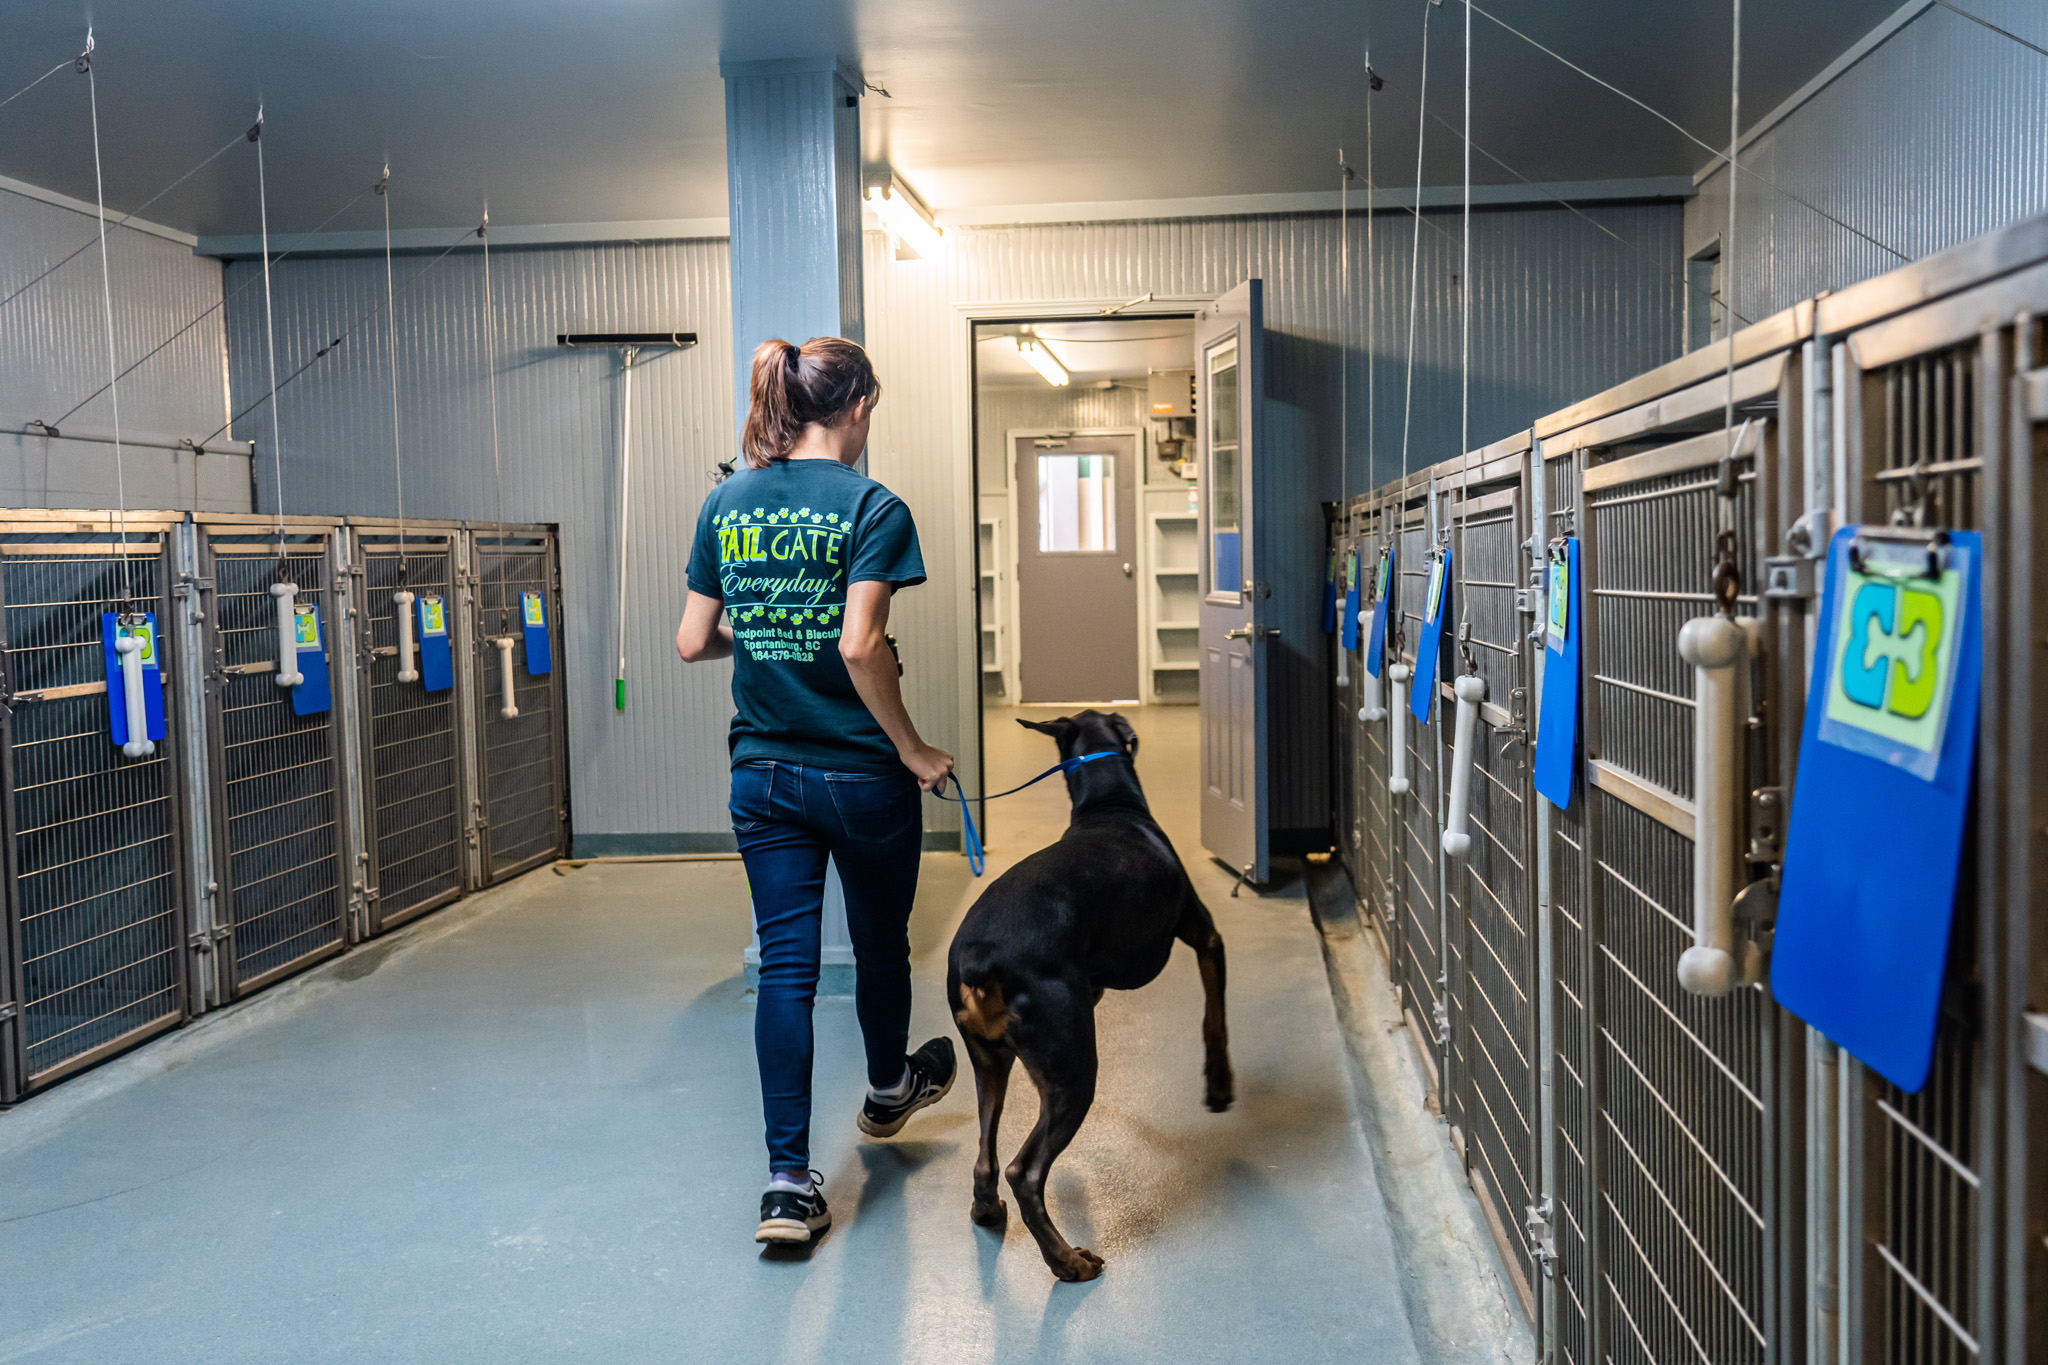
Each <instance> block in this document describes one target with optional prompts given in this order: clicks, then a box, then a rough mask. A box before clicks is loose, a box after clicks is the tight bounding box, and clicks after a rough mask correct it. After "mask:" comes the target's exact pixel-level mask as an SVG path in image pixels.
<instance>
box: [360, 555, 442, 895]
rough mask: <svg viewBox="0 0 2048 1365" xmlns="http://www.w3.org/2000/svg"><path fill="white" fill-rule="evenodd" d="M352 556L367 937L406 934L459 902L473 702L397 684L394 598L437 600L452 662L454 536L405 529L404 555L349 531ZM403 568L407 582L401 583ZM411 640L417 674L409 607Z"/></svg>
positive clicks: (421, 685) (418, 645)
mask: <svg viewBox="0 0 2048 1365" xmlns="http://www.w3.org/2000/svg"><path fill="white" fill-rule="evenodd" d="M349 535H350V550H351V553H352V555H353V556H354V559H355V567H356V569H357V571H358V572H357V575H356V583H357V588H358V593H359V599H358V603H357V617H356V619H357V621H358V622H359V623H360V627H361V629H360V633H359V636H358V639H359V642H360V654H361V659H362V666H361V668H360V669H359V670H358V689H359V696H360V697H361V704H360V707H359V714H360V715H361V716H362V718H363V722H362V731H363V733H362V769H363V781H364V784H365V788H366V792H365V794H366V797H367V799H366V800H365V802H364V806H365V823H366V829H365V832H364V846H365V848H366V849H367V850H368V851H369V854H370V861H369V884H368V886H367V888H366V895H367V902H368V921H369V923H368V930H369V932H370V933H372V934H380V933H383V932H384V931H385V930H386V929H390V928H393V927H395V926H397V925H400V924H403V923H405V922H406V921H407V920H409V919H412V918H413V917H414V916H416V915H421V914H425V913H426V912H427V911H429V910H432V909H434V908H435V907H436V906H440V905H444V904H446V903H447V902H449V901H451V900H454V899H455V898H456V897H457V896H460V895H461V894H462V892H463V863H464V861H465V859H464V857H463V831H464V827H465V814H466V812H467V811H468V809H469V806H468V801H469V796H468V793H467V791H466V790H465V787H466V783H465V781H464V773H463V767H464V765H463V762H462V729H461V727H462V725H463V723H464V721H465V719H466V712H467V708H466V706H465V705H464V703H465V702H466V701H467V700H468V695H467V694H466V693H465V691H464V689H463V688H462V686H461V683H460V681H459V680H455V681H454V682H453V685H451V686H449V687H447V688H445V689H443V690H441V691H436V692H430V691H428V690H427V688H426V679H425V677H424V676H421V677H416V678H413V679H411V680H409V681H405V682H401V681H400V680H399V677H398V674H399V672H400V671H401V666H400V662H399V658H398V612H399V607H398V605H397V604H396V603H395V602H394V601H393V600H392V597H393V594H395V593H397V592H398V591H399V590H400V589H401V588H403V589H404V590H405V591H407V592H410V593H412V594H414V596H415V598H416V599H419V598H427V597H432V596H438V597H440V598H441V601H442V605H443V610H444V611H445V617H444V619H445V621H446V623H447V627H448V630H449V642H450V645H451V650H450V653H451V656H453V655H455V654H457V653H458V652H459V650H460V648H461V643H460V642H459V641H457V640H456V639H455V635H456V633H457V631H458V629H459V623H462V622H463V617H462V613H461V612H460V611H459V610H458V606H457V594H456V555H457V551H458V546H459V545H460V543H461V535H460V532H459V529H458V528H455V527H453V526H445V527H436V526H433V525H425V526H422V525H419V524H417V523H415V524H412V525H409V526H407V527H406V529H405V536H404V541H403V546H402V548H401V542H400V539H399V531H398V528H397V526H396V525H392V524H386V523H383V522H352V523H350V527H349ZM401 569H402V570H403V572H402V573H401ZM407 610H409V611H411V612H412V613H413V622H414V625H415V629H414V632H413V636H414V649H415V651H416V652H415V655H414V658H413V661H412V662H413V668H414V670H415V671H418V669H419V653H418V651H421V650H423V649H424V645H423V643H422V640H421V635H420V632H419V630H418V629H417V624H418V621H419V611H420V606H419V603H418V601H417V600H416V601H415V602H414V604H413V605H412V606H411V607H409V608H407Z"/></svg>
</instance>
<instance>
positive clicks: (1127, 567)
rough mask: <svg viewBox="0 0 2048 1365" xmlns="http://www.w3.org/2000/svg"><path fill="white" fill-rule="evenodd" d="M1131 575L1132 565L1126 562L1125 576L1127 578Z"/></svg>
mask: <svg viewBox="0 0 2048 1365" xmlns="http://www.w3.org/2000/svg"><path fill="white" fill-rule="evenodd" d="M1130 576H1131V566H1130V565H1128V564H1126V565H1124V577H1125V578H1129V577H1130Z"/></svg>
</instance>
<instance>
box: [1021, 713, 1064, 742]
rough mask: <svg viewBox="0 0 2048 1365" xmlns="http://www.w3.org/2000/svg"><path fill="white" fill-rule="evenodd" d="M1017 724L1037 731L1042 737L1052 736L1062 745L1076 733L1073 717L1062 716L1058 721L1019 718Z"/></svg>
mask: <svg viewBox="0 0 2048 1365" xmlns="http://www.w3.org/2000/svg"><path fill="white" fill-rule="evenodd" d="M1017 723H1018V724H1019V725H1021V726H1023V727H1024V728H1025V729H1027V730H1036V731H1038V733H1039V734H1041V735H1051V736H1052V737H1053V738H1054V739H1056V740H1058V741H1060V742H1061V743H1062V744H1064V743H1066V739H1067V736H1068V735H1070V734H1072V733H1074V720H1073V717H1071V716H1061V717H1060V718H1059V719H1058V720H1025V719H1024V718H1023V717H1021V716H1019V717H1018V718H1017Z"/></svg>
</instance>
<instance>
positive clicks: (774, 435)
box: [740, 337, 882, 469]
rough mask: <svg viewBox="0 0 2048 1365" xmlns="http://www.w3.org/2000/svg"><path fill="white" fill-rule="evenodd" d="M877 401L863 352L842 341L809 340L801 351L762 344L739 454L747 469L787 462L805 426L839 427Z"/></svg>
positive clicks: (878, 390)
mask: <svg viewBox="0 0 2048 1365" xmlns="http://www.w3.org/2000/svg"><path fill="white" fill-rule="evenodd" d="M881 396H882V385H881V382H880V381H879V380H877V379H876V378H875V369H874V366H873V365H871V364H869V363H868V354H867V352H866V351H863V350H862V349H861V348H860V347H858V346H856V345H854V344H853V343H852V342H851V341H848V340H846V339H845V338H843V337H812V338H811V339H810V340H809V341H806V342H805V343H804V344H803V345H802V346H792V345H791V344H790V343H788V342H787V341H784V340H782V339H780V338H779V337H778V338H772V339H770V340H768V341H764V342H762V343H761V344H760V345H759V346H757V347H755V348H754V369H753V373H752V375H751V376H750V378H749V379H748V381H747V422H746V426H745V428H744V429H743V430H742V431H741V432H740V451H741V453H743V454H744V455H745V456H746V457H747V464H748V466H749V467H750V468H754V469H761V468H764V467H765V466H767V465H768V464H769V463H770V462H771V461H774V460H781V459H786V458H788V455H789V452H790V451H791V450H793V449H794V448H795V447H796V442H797V437H798V436H800V435H801V434H802V432H803V429H804V428H805V427H806V426H809V425H810V424H811V423H813V422H817V423H820V424H822V425H824V426H828V427H836V426H839V425H841V424H843V423H845V422H846V421H847V420H849V419H850V418H851V417H852V416H853V414H854V411H855V409H856V408H858V407H859V406H860V405H861V403H863V402H867V403H869V404H872V403H873V401H874V400H875V399H878V398H880V397H881Z"/></svg>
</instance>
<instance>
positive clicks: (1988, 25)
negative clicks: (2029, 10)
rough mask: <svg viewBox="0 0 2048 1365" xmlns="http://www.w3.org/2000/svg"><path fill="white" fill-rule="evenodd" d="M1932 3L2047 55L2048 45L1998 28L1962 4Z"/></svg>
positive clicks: (1939, 1) (1935, 1) (1943, 0)
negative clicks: (2044, 45)
mask: <svg viewBox="0 0 2048 1365" xmlns="http://www.w3.org/2000/svg"><path fill="white" fill-rule="evenodd" d="M1934 3H1935V4H1937V5H1939V6H1941V7H1942V8H1943V9H1945V10H1947V11H1948V12H1949V13H1951V14H1960V15H1961V16H1962V17H1963V18H1965V19H1968V20H1969V21H1970V22H1971V23H1973V24H1982V25H1983V26H1984V27H1985V28H1988V29H1990V30H1991V31H1992V32H1993V33H1996V34H1998V35H1999V36H2001V37H2004V38H2010V39H2012V40H2013V41H2014V42H2016V43H2018V44H2019V45H2020V46H2021V47H2025V48H2031V49H2033V50H2034V51H2035V52H2038V53H2040V54H2041V55H2042V56H2043V57H2048V47H2042V46H2041V45H2040V44H2039V43H2030V42H2028V41H2027V40H2026V39H2025V38H2022V37H2020V35H2019V34H2017V33H2014V32H2013V31H2012V30H2010V29H2003V28H2000V27H1999V26H1998V25H1996V24H1994V23H1992V22H1991V21H1990V20H1989V19H1982V18H1979V17H1978V16H1976V15H1974V14H1972V13H1970V12H1969V11H1968V10H1966V9H1964V8H1963V7H1962V6H1960V5H1956V4H1951V3H1950V0H1934Z"/></svg>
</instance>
